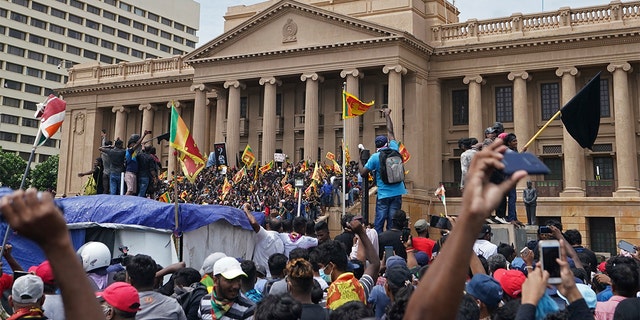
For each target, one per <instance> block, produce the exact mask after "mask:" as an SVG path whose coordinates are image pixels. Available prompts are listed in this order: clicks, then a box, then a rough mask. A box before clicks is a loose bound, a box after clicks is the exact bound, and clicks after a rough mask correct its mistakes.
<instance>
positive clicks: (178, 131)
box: [169, 105, 207, 183]
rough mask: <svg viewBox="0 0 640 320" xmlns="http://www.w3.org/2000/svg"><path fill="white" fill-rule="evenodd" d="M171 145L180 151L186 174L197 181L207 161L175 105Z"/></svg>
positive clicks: (180, 158)
mask: <svg viewBox="0 0 640 320" xmlns="http://www.w3.org/2000/svg"><path fill="white" fill-rule="evenodd" d="M169 145H170V146H171V147H172V148H174V149H176V151H178V159H179V160H180V164H181V165H182V171H183V172H184V175H185V176H186V177H187V179H189V181H191V183H193V182H195V179H196V177H197V176H198V173H200V171H202V169H204V167H205V164H206V162H207V160H206V159H204V157H202V154H201V153H200V150H198V146H197V145H196V142H195V141H194V140H193V136H191V134H190V133H189V128H187V125H186V124H185V123H184V120H182V117H180V115H179V114H178V110H176V108H175V106H173V105H172V106H171V131H170V135H169Z"/></svg>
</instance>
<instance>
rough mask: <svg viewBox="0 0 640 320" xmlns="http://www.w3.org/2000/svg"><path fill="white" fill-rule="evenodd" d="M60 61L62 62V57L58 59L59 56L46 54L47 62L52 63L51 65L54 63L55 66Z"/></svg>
mask: <svg viewBox="0 0 640 320" xmlns="http://www.w3.org/2000/svg"><path fill="white" fill-rule="evenodd" d="M61 62H62V59H60V58H56V57H54V56H51V55H49V56H47V63H48V64H52V65H54V66H57V65H59V64H60V63H61Z"/></svg>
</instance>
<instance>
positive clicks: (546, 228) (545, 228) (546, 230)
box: [538, 226, 551, 233]
mask: <svg viewBox="0 0 640 320" xmlns="http://www.w3.org/2000/svg"><path fill="white" fill-rule="evenodd" d="M538 233H551V228H549V226H540V228H539V229H538Z"/></svg>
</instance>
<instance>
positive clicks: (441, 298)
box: [405, 139, 526, 319]
mask: <svg viewBox="0 0 640 320" xmlns="http://www.w3.org/2000/svg"><path fill="white" fill-rule="evenodd" d="M505 151H506V147H505V146H504V145H503V143H502V140H500V139H496V141H495V142H494V143H493V144H491V145H489V146H487V147H486V148H484V149H483V150H482V151H480V152H478V153H476V155H475V156H474V157H473V160H472V162H471V166H470V167H469V172H468V173H467V180H466V182H465V190H464V194H463V196H462V210H461V214H460V216H459V217H458V219H457V222H456V225H455V227H454V228H453V230H451V233H450V234H449V237H448V238H447V242H446V244H445V245H444V246H443V248H442V250H441V251H440V253H439V254H438V258H437V259H436V260H435V261H434V263H433V265H431V266H430V267H429V270H428V271H427V273H426V275H425V277H424V278H423V280H422V281H420V283H419V284H418V287H417V289H416V290H417V291H416V292H415V293H414V294H413V295H412V297H411V300H409V304H408V306H407V310H406V312H405V319H454V318H455V317H456V313H457V310H458V306H459V305H460V301H461V300H462V293H463V290H464V283H465V279H466V277H467V272H468V268H469V258H470V257H471V253H472V251H473V250H472V247H473V243H474V241H475V235H477V234H478V232H479V231H480V228H481V227H482V224H483V223H484V221H485V219H486V218H487V216H488V215H489V214H490V212H491V210H493V209H494V208H495V207H497V206H498V204H499V203H500V201H501V200H502V198H503V197H504V195H505V194H506V193H507V191H509V190H510V189H511V188H513V187H514V186H515V184H516V183H517V182H518V181H519V180H520V179H522V178H524V177H525V176H526V172H524V171H517V172H516V173H514V174H513V175H512V176H511V177H510V178H509V179H507V180H505V181H504V182H502V183H501V184H499V185H497V184H494V183H491V182H490V181H489V177H490V176H491V174H492V173H493V171H494V170H502V169H504V164H503V163H502V162H501V160H502V158H503V153H504V152H505ZM461 257H465V258H464V261H462V259H461ZM425 279H426V280H425Z"/></svg>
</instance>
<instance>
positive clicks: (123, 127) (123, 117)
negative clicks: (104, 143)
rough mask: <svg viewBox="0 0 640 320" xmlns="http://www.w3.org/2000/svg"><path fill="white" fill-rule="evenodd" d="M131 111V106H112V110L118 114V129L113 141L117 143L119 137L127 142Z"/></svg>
mask: <svg viewBox="0 0 640 320" xmlns="http://www.w3.org/2000/svg"><path fill="white" fill-rule="evenodd" d="M129 111H130V110H129V108H125V107H124V106H115V107H113V108H111V112H113V113H115V114H116V131H115V137H114V138H113V143H115V142H116V140H117V139H118V138H119V139H120V140H122V141H124V143H125V144H126V143H127V113H129Z"/></svg>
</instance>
